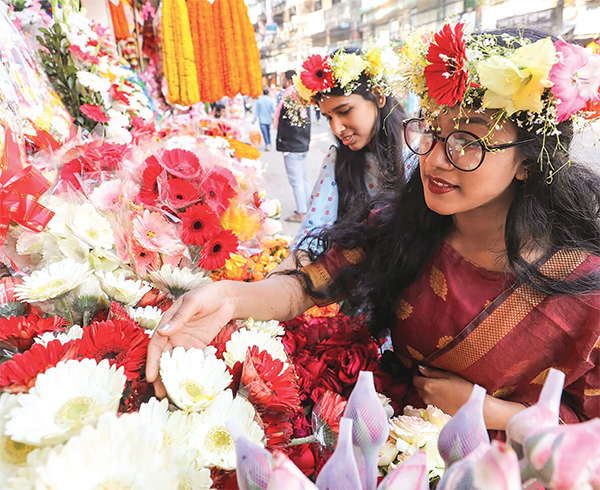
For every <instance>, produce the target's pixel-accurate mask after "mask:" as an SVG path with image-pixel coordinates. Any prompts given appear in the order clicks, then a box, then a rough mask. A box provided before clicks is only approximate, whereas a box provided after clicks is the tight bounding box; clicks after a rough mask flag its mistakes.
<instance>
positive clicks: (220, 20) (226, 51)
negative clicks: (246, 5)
mask: <svg viewBox="0 0 600 490" xmlns="http://www.w3.org/2000/svg"><path fill="white" fill-rule="evenodd" d="M213 9H214V12H215V20H216V21H217V25H218V27H219V37H220V40H221V43H220V44H221V59H222V62H223V67H222V74H223V84H224V85H225V87H224V89H225V90H224V92H225V95H227V96H228V97H234V96H235V95H237V93H238V92H239V91H240V76H239V66H238V64H237V56H236V54H235V50H236V49H240V46H236V44H235V40H234V37H233V29H234V25H233V22H232V17H231V2H230V1H229V0H216V1H215V3H213Z"/></svg>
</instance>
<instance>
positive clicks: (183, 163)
mask: <svg viewBox="0 0 600 490" xmlns="http://www.w3.org/2000/svg"><path fill="white" fill-rule="evenodd" d="M161 161H162V163H163V165H164V167H165V170H166V171H167V172H169V173H170V174H171V175H174V176H175V177H179V178H181V179H194V178H196V177H198V176H199V174H200V172H201V171H202V167H201V166H200V160H199V159H198V157H197V156H196V154H195V153H192V152H191V151H188V150H182V149H181V148H174V149H172V150H166V151H165V152H164V153H163V154H162V155H161Z"/></svg>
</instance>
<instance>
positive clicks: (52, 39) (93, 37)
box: [38, 2, 154, 143]
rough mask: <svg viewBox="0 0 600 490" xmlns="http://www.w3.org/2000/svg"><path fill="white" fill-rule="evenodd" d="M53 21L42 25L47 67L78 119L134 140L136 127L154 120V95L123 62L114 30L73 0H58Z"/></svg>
mask: <svg viewBox="0 0 600 490" xmlns="http://www.w3.org/2000/svg"><path fill="white" fill-rule="evenodd" d="M52 12H53V16H54V18H53V24H52V25H51V26H50V27H48V28H47V29H42V30H41V32H42V35H41V36H38V42H39V43H40V44H41V49H40V58H41V61H42V66H43V68H44V70H45V71H46V73H47V74H48V77H49V78H50V81H51V82H52V84H53V86H54V88H55V89H56V91H57V93H58V94H59V95H60V97H61V98H62V100H63V102H64V104H65V105H66V106H67V109H68V110H69V112H70V113H71V115H72V116H73V119H74V121H75V123H76V124H78V125H79V126H82V127H84V128H86V129H88V130H90V131H91V130H92V129H93V128H94V127H96V126H97V125H98V124H100V125H102V127H103V129H104V131H105V136H106V137H107V138H108V139H110V140H114V141H116V142H121V143H123V142H124V143H128V142H130V141H131V139H132V134H131V132H130V130H134V129H136V128H140V127H142V126H144V125H145V124H147V123H150V122H151V121H152V120H153V119H154V111H153V110H152V107H151V103H150V100H149V99H148V97H147V96H146V94H145V93H144V90H143V88H142V86H141V82H140V81H139V80H138V78H137V76H136V75H135V73H134V72H133V71H132V70H131V69H129V68H128V67H125V66H122V65H121V64H120V62H119V58H118V55H117V51H116V47H115V46H114V44H112V42H111V41H109V38H108V33H107V32H108V31H107V29H106V28H103V27H101V26H99V25H97V24H94V23H93V22H91V21H90V20H89V19H87V18H86V16H85V12H84V11H78V10H77V8H76V7H74V6H71V3H70V2H63V5H62V9H60V8H58V6H57V2H52Z"/></svg>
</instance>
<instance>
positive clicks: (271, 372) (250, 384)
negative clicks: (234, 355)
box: [242, 346, 300, 413]
mask: <svg viewBox="0 0 600 490" xmlns="http://www.w3.org/2000/svg"><path fill="white" fill-rule="evenodd" d="M242 385H243V386H244V387H245V389H246V390H247V393H248V401H250V402H251V403H252V405H254V406H256V407H257V408H258V410H259V412H261V411H267V410H275V411H278V412H289V413H294V412H296V411H297V410H298V407H299V406H300V395H299V394H298V385H297V383H296V379H295V377H294V371H293V369H292V368H291V367H288V368H287V369H286V370H285V371H283V362H281V361H280V360H279V359H273V357H272V356H271V354H269V353H268V352H267V351H259V349H258V347H257V346H252V348H251V349H249V352H248V355H247V356H246V360H245V361H244V366H243V368H242Z"/></svg>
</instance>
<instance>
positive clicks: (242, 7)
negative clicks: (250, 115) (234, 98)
mask: <svg viewBox="0 0 600 490" xmlns="http://www.w3.org/2000/svg"><path fill="white" fill-rule="evenodd" d="M234 1H236V3H237V5H238V9H239V13H240V32H242V33H243V46H244V62H243V66H244V67H245V68H246V74H245V76H246V77H247V80H248V84H249V87H248V92H242V93H243V94H244V95H246V94H247V95H250V96H251V97H258V96H259V95H261V94H262V68H261V66H260V53H259V52H258V46H257V44H256V36H255V34H254V26H253V25H252V23H251V22H250V16H249V15H248V7H246V4H245V2H244V1H243V0H234Z"/></svg>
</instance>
